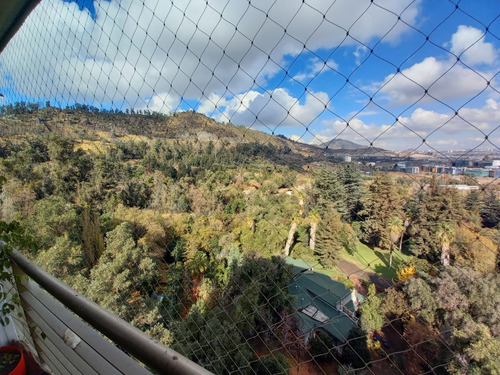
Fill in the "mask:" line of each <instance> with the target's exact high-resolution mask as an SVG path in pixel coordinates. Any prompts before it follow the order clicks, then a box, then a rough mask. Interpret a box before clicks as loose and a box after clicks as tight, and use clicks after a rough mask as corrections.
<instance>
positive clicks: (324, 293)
mask: <svg viewBox="0 0 500 375" xmlns="http://www.w3.org/2000/svg"><path fill="white" fill-rule="evenodd" d="M286 262H287V263H288V264H291V265H292V266H293V268H294V277H293V279H292V280H290V283H289V286H288V292H289V293H290V294H291V295H293V296H295V299H294V305H295V308H296V309H297V313H296V316H297V318H298V319H299V322H300V325H301V328H302V331H303V332H310V331H311V330H315V329H319V328H321V329H324V330H325V331H327V332H329V333H330V334H331V335H332V336H334V337H335V338H337V339H338V340H339V341H340V342H342V343H343V342H345V341H346V339H347V336H348V335H349V331H350V330H351V329H352V328H353V327H354V326H356V323H354V321H352V320H351V319H350V318H349V317H348V316H347V315H345V314H344V313H342V312H340V311H339V310H338V309H337V303H338V302H339V301H340V300H342V299H343V298H344V297H346V296H350V295H351V293H352V290H351V289H349V288H347V287H346V286H345V285H344V284H342V283H341V282H339V281H336V280H333V279H332V278H331V277H329V276H327V275H324V274H321V273H314V272H312V273H311V272H304V271H306V270H309V269H311V268H312V267H310V265H308V264H307V263H306V262H302V261H299V260H297V259H292V258H289V257H288V258H286ZM344 307H345V308H347V309H348V310H350V311H351V312H352V313H354V312H355V310H356V306H355V305H354V303H353V301H352V300H349V302H347V303H346V304H345V305H344ZM311 312H312V313H311ZM313 316H314V318H313Z"/></svg>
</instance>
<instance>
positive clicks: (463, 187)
mask: <svg viewBox="0 0 500 375" xmlns="http://www.w3.org/2000/svg"><path fill="white" fill-rule="evenodd" d="M444 187H446V188H448V189H457V190H478V189H479V186H469V185H445V186H444Z"/></svg>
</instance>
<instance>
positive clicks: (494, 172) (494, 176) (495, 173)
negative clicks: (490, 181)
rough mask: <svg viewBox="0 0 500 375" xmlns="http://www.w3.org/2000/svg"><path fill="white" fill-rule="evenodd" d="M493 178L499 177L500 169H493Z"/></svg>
mask: <svg viewBox="0 0 500 375" xmlns="http://www.w3.org/2000/svg"><path fill="white" fill-rule="evenodd" d="M493 178H500V169H495V170H494V171H493Z"/></svg>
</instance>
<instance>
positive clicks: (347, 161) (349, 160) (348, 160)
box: [344, 155, 351, 163]
mask: <svg viewBox="0 0 500 375" xmlns="http://www.w3.org/2000/svg"><path fill="white" fill-rule="evenodd" d="M344 161H345V162H346V163H350V162H351V157H350V156H349V155H346V156H344Z"/></svg>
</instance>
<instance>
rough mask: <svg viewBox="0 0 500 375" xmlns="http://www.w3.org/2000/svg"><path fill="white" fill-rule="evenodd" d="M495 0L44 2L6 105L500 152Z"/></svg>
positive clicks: (0, 71) (498, 10) (7, 69)
mask: <svg viewBox="0 0 500 375" xmlns="http://www.w3.org/2000/svg"><path fill="white" fill-rule="evenodd" d="M499 73H500V5H499V4H498V0H463V1H458V0H415V1H414V0H337V1H331V0H303V1H302V0H274V1H269V0H176V1H165V0H163V1H162V0H141V1H139V0H120V1H118V0H109V1H108V0H99V1H91V0H78V1H62V0H43V1H42V2H41V3H40V5H39V6H38V7H37V8H36V9H35V10H34V11H33V13H32V14H31V15H30V17H29V18H28V19H27V20H26V22H25V24H24V25H23V27H22V28H21V30H20V31H19V32H18V34H17V35H16V36H15V37H14V38H13V39H12V41H11V42H10V43H9V45H8V46H7V48H6V49H5V50H4V52H3V53H2V54H1V55H0V92H2V93H3V94H4V98H0V104H2V103H3V104H7V103H9V102H15V101H19V100H25V101H38V102H41V103H45V102H46V101H47V100H50V101H51V103H52V104H53V105H60V106H65V105H66V104H71V103H74V102H79V103H86V104H91V105H94V106H96V107H102V108H119V109H121V110H125V109H127V108H134V109H149V110H153V111H159V112H164V113H169V112H175V111H185V110H190V109H193V110H195V111H197V112H200V113H203V114H205V115H207V116H209V117H212V118H214V119H216V120H218V121H221V122H231V123H233V124H235V125H243V126H246V127H250V128H252V129H256V130H262V131H265V132H268V133H270V134H282V135H285V136H287V137H289V138H291V139H294V140H298V141H301V142H304V143H314V144H320V145H323V146H324V145H327V144H328V143H329V141H330V140H332V139H335V138H341V139H347V140H350V141H354V142H356V143H359V144H362V145H365V146H369V145H373V146H375V147H381V148H385V149H390V150H396V151H402V150H408V151H414V152H418V151H427V150H429V149H435V150H461V149H467V150H468V149H474V148H481V149H497V150H498V149H499V148H500V94H499V93H500V78H499Z"/></svg>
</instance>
